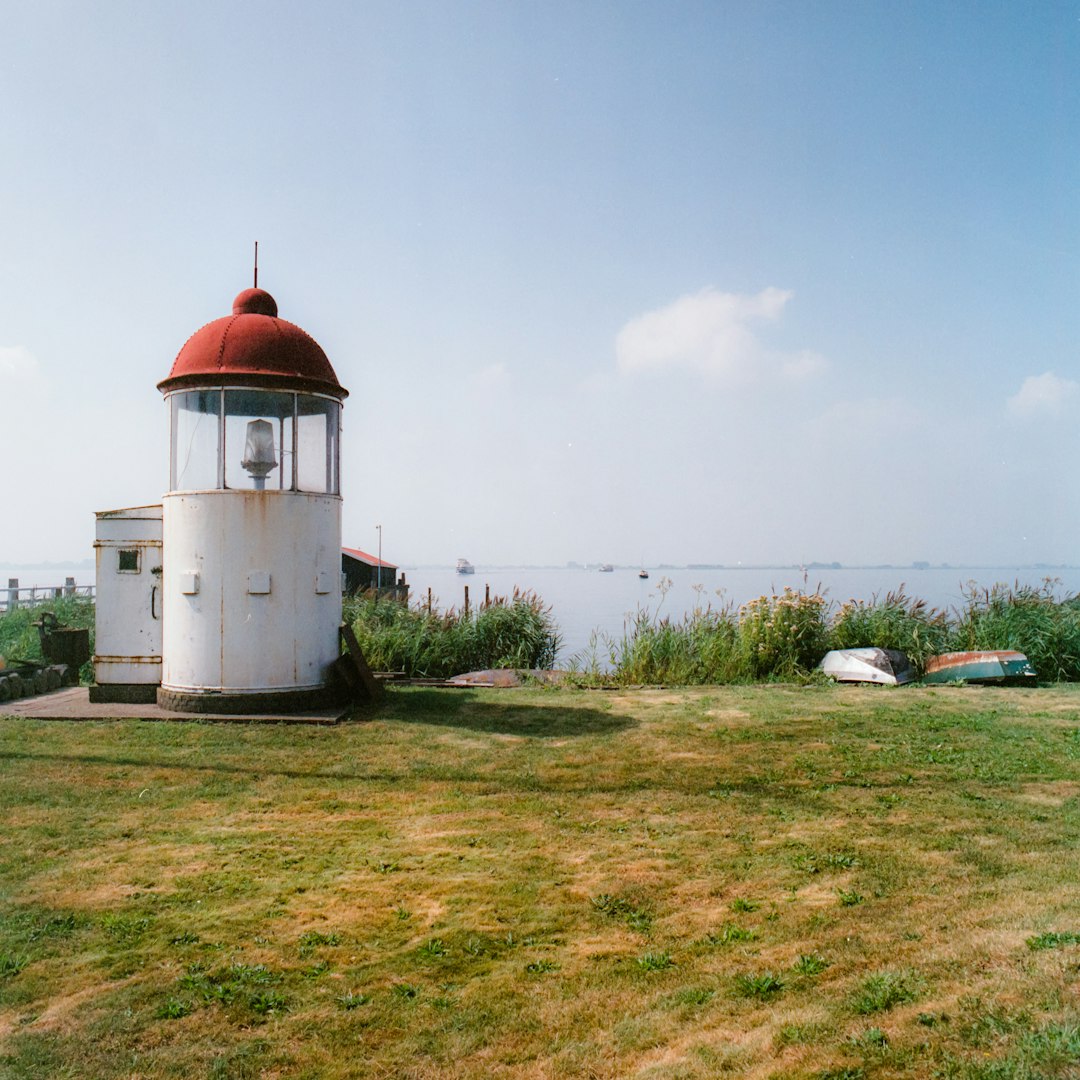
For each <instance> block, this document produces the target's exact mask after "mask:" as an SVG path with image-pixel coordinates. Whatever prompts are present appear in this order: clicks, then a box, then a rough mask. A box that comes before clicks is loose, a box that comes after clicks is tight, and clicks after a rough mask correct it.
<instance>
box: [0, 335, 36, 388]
mask: <svg viewBox="0 0 1080 1080" xmlns="http://www.w3.org/2000/svg"><path fill="white" fill-rule="evenodd" d="M38 378H39V369H38V362H37V357H36V356H34V354H33V353H32V352H31V351H30V350H29V349H28V348H26V346H24V345H0V387H3V388H9V389H14V388H16V387H24V386H30V385H32V384H33V383H35V382H37V381H38Z"/></svg>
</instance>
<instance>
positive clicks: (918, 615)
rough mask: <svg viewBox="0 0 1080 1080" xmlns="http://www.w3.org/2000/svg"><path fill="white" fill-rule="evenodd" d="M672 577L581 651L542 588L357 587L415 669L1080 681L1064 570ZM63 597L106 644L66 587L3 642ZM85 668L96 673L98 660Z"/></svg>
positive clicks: (356, 619) (586, 678)
mask: <svg viewBox="0 0 1080 1080" xmlns="http://www.w3.org/2000/svg"><path fill="white" fill-rule="evenodd" d="M669 590H670V582H668V581H667V580H666V579H662V580H661V582H660V584H659V593H660V600H659V602H658V604H657V606H656V608H655V609H648V608H641V609H639V610H638V611H637V612H635V613H634V614H633V615H631V616H630V617H628V619H627V621H626V623H625V625H624V627H623V632H622V634H621V635H619V636H617V637H613V636H610V635H607V634H603V633H600V632H599V631H598V632H595V633H594V634H593V636H592V639H591V641H590V644H589V646H588V647H587V648H586V649H585V650H583V651H582V652H580V653H577V654H575V655H573V656H571V657H569V658H568V659H562V658H560V656H559V652H560V647H561V644H562V639H561V635H560V631H559V627H558V623H557V621H556V618H555V616H554V614H553V612H552V609H551V607H550V606H548V605H547V604H545V603H544V602H543V600H542V599H541V598H540V597H539V596H537V595H536V594H535V593H533V592H523V591H519V590H516V589H515V590H514V592H513V594H512V595H511V596H508V597H506V596H501V597H496V598H495V599H494V600H492V601H491V602H490V603H484V604H480V605H478V606H477V607H475V608H471V609H468V610H464V609H456V608H449V609H447V610H440V609H439V608H438V607H437V606H434V605H433V606H432V607H431V608H430V609H429V608H428V607H427V605H426V604H421V605H412V606H410V605H407V604H402V603H400V602H399V601H397V600H395V599H390V598H387V597H382V598H379V597H377V596H375V595H374V594H371V593H369V594H364V595H360V596H351V597H346V598H345V601H344V606H343V618H344V620H345V621H346V622H348V623H349V624H351V625H352V627H353V629H354V631H355V633H356V636H357V639H358V640H359V642H360V645H361V647H362V648H363V650H364V653H365V655H366V656H367V659H368V662H369V663H370V664H371V666H372V667H373V668H375V669H376V670H379V671H397V672H403V673H405V674H406V675H407V676H409V677H413V678H448V677H450V676H453V675H457V674H461V673H462V672H466V671H475V670H479V669H483V668H525V669H534V668H541V669H546V668H553V667H555V666H556V665H557V664H559V663H560V660H561V659H562V664H563V666H566V667H568V668H569V669H570V670H571V672H573V673H574V674H575V675H576V676H577V678H578V680H579V681H580V682H581V683H583V684H586V683H599V682H603V683H615V684H619V685H658V684H666V685H679V686H695V685H699V686H700V685H723V684H728V683H752V682H770V681H792V680H795V681H799V680H805V679H808V678H813V677H814V676H813V672H814V668H815V667H816V665H817V663H818V662H819V661H820V659H821V657H822V656H823V655H824V654H825V653H826V652H827V651H828V650H829V649H849V648H860V647H864V646H877V647H878V648H884V649H899V650H900V651H902V652H904V653H906V654H907V655H908V656H909V657H910V659H911V661H912V663H913V664H914V666H915V668H916V670H918V671H920V672H921V671H922V670H923V669H924V668H925V665H926V661H927V660H928V659H929V657H931V656H934V655H936V654H938V653H942V652H950V651H960V650H970V649H1017V650H1019V651H1020V652H1023V653H1025V654H1026V655H1027V657H1028V659H1029V660H1030V661H1031V662H1032V664H1033V666H1034V667H1035V670H1036V671H1037V672H1038V673H1039V677H1040V679H1041V680H1042V681H1044V682H1077V681H1080V597H1075V596H1061V595H1060V583H1059V582H1058V581H1056V580H1055V579H1053V578H1047V579H1046V580H1045V581H1044V582H1043V583H1042V585H1039V586H1030V585H1020V584H1014V585H1011V586H1010V585H1006V584H1001V583H999V584H996V585H993V586H991V587H988V588H979V587H976V586H975V585H974V583H971V584H969V586H968V587H967V589H966V590H965V592H964V599H963V603H962V604H961V605H960V606H959V607H958V608H956V609H953V610H951V611H942V610H940V609H937V608H932V607H930V606H929V605H927V604H926V602H925V601H924V600H921V599H919V598H917V597H913V596H910V595H908V594H907V593H906V592H905V590H904V589H903V587H901V588H900V589H898V590H896V591H895V592H889V593H887V594H886V595H884V596H876V595H875V596H873V597H871V598H870V599H869V600H856V599H849V600H846V601H844V602H842V603H840V604H838V605H837V604H835V603H834V602H832V601H830V600H829V599H828V598H827V597H826V596H825V595H824V594H823V592H822V590H821V589H820V588H817V589H807V590H806V591H799V590H794V589H790V588H789V589H785V590H784V592H783V593H780V594H774V595H771V596H770V595H763V596H759V597H757V598H755V599H753V600H751V601H749V602H748V603H746V604H744V605H743V606H742V607H740V608H738V609H736V608H735V607H734V605H733V604H731V603H730V602H728V601H727V600H725V598H724V596H723V595H722V594H721V595H719V596H718V597H717V598H716V599H715V600H712V599H708V598H706V597H705V595H704V590H700V589H699V590H698V593H699V595H698V602H697V604H696V605H695V607H694V609H693V610H692V611H690V612H688V613H686V614H685V615H681V616H671V615H666V614H664V613H663V604H664V600H665V598H666V596H667V593H668V591H669ZM43 611H52V612H54V613H55V614H56V616H57V618H58V619H59V620H60V622H61V624H62V625H66V626H87V627H89V628H90V632H91V648H93V627H94V604H93V602H92V601H90V600H86V599H81V598H62V599H58V600H56V601H54V602H52V603H50V604H48V605H44V606H42V607H35V608H19V609H16V610H15V611H12V612H9V613H7V614H5V615H0V656H4V657H7V658H8V659H9V660H10V659H26V660H40V659H41V651H40V647H39V644H38V635H37V629H36V627H34V626H33V623H34V622H35V621H36V620H38V619H40V617H41V613H42V612H43ZM82 675H83V679H84V681H89V680H90V679H91V678H92V672H91V670H90V667H89V665H88V666H87V667H86V668H84V670H83V672H82Z"/></svg>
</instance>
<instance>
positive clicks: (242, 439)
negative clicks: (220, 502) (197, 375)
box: [224, 390, 296, 491]
mask: <svg viewBox="0 0 1080 1080" xmlns="http://www.w3.org/2000/svg"><path fill="white" fill-rule="evenodd" d="M295 408H296V395H295V394H281V393H276V392H274V391H272V390H226V391H225V448H224V457H225V486H226V487H227V488H232V489H234V490H241V491H291V490H292V489H293V483H294V479H293V461H294V456H295V455H294V453H293V447H294V439H293V425H294V413H295Z"/></svg>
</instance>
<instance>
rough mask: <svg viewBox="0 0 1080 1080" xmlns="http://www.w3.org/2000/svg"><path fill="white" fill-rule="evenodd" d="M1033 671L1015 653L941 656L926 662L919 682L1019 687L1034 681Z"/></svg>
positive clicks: (999, 652)
mask: <svg viewBox="0 0 1080 1080" xmlns="http://www.w3.org/2000/svg"><path fill="white" fill-rule="evenodd" d="M1036 677H1037V676H1036V674H1035V669H1034V668H1033V667H1032V666H1031V662H1030V661H1029V660H1028V658H1027V657H1026V656H1025V655H1024V654H1023V653H1022V652H1017V651H1016V650H1015V649H984V650H981V651H975V652H953V653H941V654H940V655H939V656H931V657H930V659H929V660H927V661H926V674H925V675H924V676H923V682H926V683H947V682H960V681H963V682H970V683H997V684H1003V683H1010V684H1012V685H1021V684H1023V683H1026V682H1030V681H1032V680H1034V679H1035V678H1036Z"/></svg>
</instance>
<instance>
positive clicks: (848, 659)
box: [818, 648, 915, 686]
mask: <svg viewBox="0 0 1080 1080" xmlns="http://www.w3.org/2000/svg"><path fill="white" fill-rule="evenodd" d="M818 667H819V668H820V669H821V670H822V671H823V672H825V674H826V675H828V676H829V678H830V679H835V680H836V681H837V682H856V683H877V685H879V686H903V685H904V683H909V682H914V681H915V669H914V668H913V667H912V666H911V661H910V660H909V659H908V658H907V656H905V655H904V653H902V652H899V651H897V650H896V649H878V648H865V649H833V650H832V652H827V653H826V654H825V656H824V658H823V659H822V661H821V663H820V664H818Z"/></svg>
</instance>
